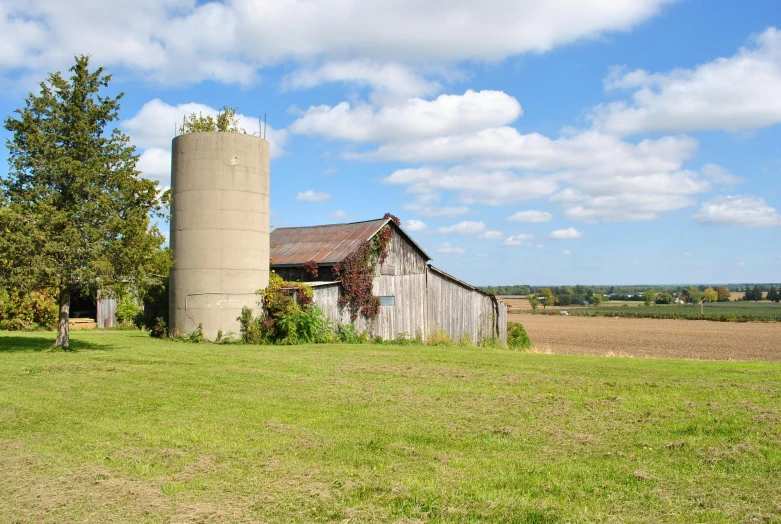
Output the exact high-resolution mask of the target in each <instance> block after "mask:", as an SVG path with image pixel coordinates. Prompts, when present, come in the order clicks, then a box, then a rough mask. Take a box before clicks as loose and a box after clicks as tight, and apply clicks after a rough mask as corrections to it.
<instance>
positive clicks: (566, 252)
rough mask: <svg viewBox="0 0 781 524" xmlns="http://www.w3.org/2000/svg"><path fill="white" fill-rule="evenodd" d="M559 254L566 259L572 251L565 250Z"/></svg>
mask: <svg viewBox="0 0 781 524" xmlns="http://www.w3.org/2000/svg"><path fill="white" fill-rule="evenodd" d="M561 254H562V255H564V256H565V257H568V256H570V255H571V254H572V251H570V250H569V249H565V250H563V251H562V252H561Z"/></svg>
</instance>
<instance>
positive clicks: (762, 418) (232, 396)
mask: <svg viewBox="0 0 781 524" xmlns="http://www.w3.org/2000/svg"><path fill="white" fill-rule="evenodd" d="M52 340H53V335H52V334H41V333H29V334H17V333H0V465H2V473H0V522H67V521H75V522H82V521H92V522H106V521H115V522H116V521H119V522H146V521H149V522H171V521H175V522H210V521H213V522H231V521H266V522H347V521H349V522H351V523H355V522H370V521H371V522H376V521H388V522H419V521H427V522H478V521H493V522H534V523H540V522H653V523H658V522H771V521H773V522H778V521H781V490H779V486H781V364H779V363H756V362H752V363H741V362H697V361H662V360H644V359H625V358H599V357H573V356H558V355H540V354H533V353H520V352H513V351H509V350H500V349H478V348H456V347H453V348H449V347H421V346H378V345H361V346H358V345H356V346H340V345H332V346H298V347H262V346H241V345H235V346H218V345H211V344H200V345H195V344H184V343H173V342H168V341H158V340H153V339H150V338H149V337H148V336H146V335H144V334H143V333H140V332H89V333H87V332H79V333H74V334H73V340H74V343H73V347H74V348H75V350H76V351H74V352H71V353H63V352H60V351H53V350H51V349H49V347H50V345H51V341H52Z"/></svg>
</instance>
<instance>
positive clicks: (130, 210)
mask: <svg viewBox="0 0 781 524" xmlns="http://www.w3.org/2000/svg"><path fill="white" fill-rule="evenodd" d="M70 72H71V76H70V78H63V76H62V75H61V74H60V73H59V72H58V73H54V74H50V75H49V76H48V78H47V79H46V80H45V81H43V82H41V83H40V93H39V94H38V95H34V94H32V93H30V95H29V96H28V97H27V98H26V99H25V105H24V107H23V108H21V109H17V110H16V111H15V114H14V115H13V116H11V117H9V118H7V119H6V121H5V128H6V129H7V130H8V131H10V132H11V133H12V137H11V138H10V139H9V140H8V142H7V146H8V149H9V167H10V169H9V173H8V177H7V179H5V180H0V279H2V280H4V281H5V284H6V285H8V286H11V287H14V288H17V289H22V290H30V289H36V288H52V287H54V288H56V289H57V290H58V293H59V324H58V333H57V341H56V343H55V345H56V346H60V347H63V348H67V347H68V344H69V341H68V338H69V331H68V320H69V316H70V297H71V294H73V293H82V294H86V293H90V292H94V291H95V290H97V289H105V288H107V287H110V286H111V285H113V284H116V283H117V282H128V281H132V282H135V283H136V284H138V283H139V282H142V281H144V280H145V279H146V278H148V277H149V276H150V274H152V273H155V272H158V273H160V272H166V269H167V267H166V266H167V264H169V261H168V260H167V259H168V256H167V253H166V252H164V251H162V250H161V245H162V243H163V241H164V238H163V236H162V234H161V233H160V231H158V229H157V228H156V227H155V226H154V225H152V223H151V218H152V214H154V213H156V212H159V211H160V209H161V201H160V198H159V191H158V189H157V184H156V183H155V182H152V181H150V180H146V179H144V178H142V177H140V174H139V172H138V171H137V169H136V163H137V161H138V155H137V154H136V153H135V149H134V148H133V147H132V146H130V144H129V138H128V137H127V136H126V135H124V134H123V133H121V132H120V131H119V130H118V129H113V130H111V131H107V129H106V127H107V126H108V125H109V124H110V123H111V122H114V121H115V120H117V119H118V114H117V112H118V110H119V100H120V98H121V97H122V94H119V95H118V96H116V97H111V96H105V95H101V94H100V91H101V89H102V88H105V87H107V86H108V83H109V81H110V79H111V76H110V75H105V74H104V71H103V69H102V68H98V69H96V70H95V71H90V70H89V58H88V57H86V56H79V57H76V63H75V65H74V66H73V67H72V68H71V69H70Z"/></svg>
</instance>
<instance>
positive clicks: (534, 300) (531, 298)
mask: <svg viewBox="0 0 781 524" xmlns="http://www.w3.org/2000/svg"><path fill="white" fill-rule="evenodd" d="M526 299H527V300H528V301H529V305H530V306H531V307H532V309H537V308H538V307H539V306H540V301H539V300H537V297H535V296H534V294H533V293H529V295H528V296H527V297H526Z"/></svg>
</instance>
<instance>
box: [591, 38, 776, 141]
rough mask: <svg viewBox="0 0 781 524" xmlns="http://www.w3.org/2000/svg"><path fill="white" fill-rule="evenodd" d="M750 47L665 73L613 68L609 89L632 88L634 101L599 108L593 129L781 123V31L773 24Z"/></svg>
mask: <svg viewBox="0 0 781 524" xmlns="http://www.w3.org/2000/svg"><path fill="white" fill-rule="evenodd" d="M751 44H752V45H751V46H750V47H745V48H742V49H740V50H739V51H738V52H737V53H736V54H735V55H734V56H732V57H729V58H719V59H717V60H714V61H712V62H708V63H706V64H702V65H699V66H697V67H696V68H694V69H675V70H673V71H669V72H666V73H649V72H647V71H644V70H641V69H639V70H635V71H631V72H625V71H622V70H620V69H614V70H613V71H612V72H611V74H610V75H609V76H608V78H607V79H606V80H605V87H606V88H607V89H608V90H617V89H634V90H635V92H634V93H633V94H632V99H631V101H618V102H612V103H609V104H602V105H599V106H597V107H596V108H595V109H594V110H593V111H592V113H591V115H590V118H591V120H592V121H593V123H594V126H595V128H597V129H600V130H602V131H605V132H608V133H613V134H618V135H629V134H634V133H643V132H653V131H668V132H669V131H672V132H681V131H693V130H697V129H726V130H732V131H735V130H740V129H758V128H763V127H767V126H770V125H773V124H777V123H779V122H781V97H779V96H778V93H779V92H781V31H779V30H778V29H777V28H775V27H770V28H768V29H767V30H765V31H764V32H763V33H761V34H760V35H757V36H755V37H753V38H752V42H751Z"/></svg>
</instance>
